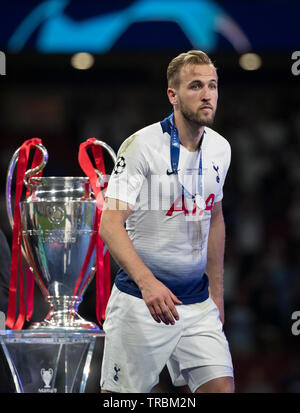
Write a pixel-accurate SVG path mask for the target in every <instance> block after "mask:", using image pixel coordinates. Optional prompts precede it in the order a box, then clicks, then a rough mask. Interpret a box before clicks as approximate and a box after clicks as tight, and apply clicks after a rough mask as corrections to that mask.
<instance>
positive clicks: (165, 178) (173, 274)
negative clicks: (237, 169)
mask: <svg viewBox="0 0 300 413" xmlns="http://www.w3.org/2000/svg"><path fill="white" fill-rule="evenodd" d="M200 156H202V176H199V174H198V171H199V159H200ZM230 157H231V150H230V145H229V143H228V142H227V140H226V139H224V138H223V137H222V136H221V135H219V134H218V133H217V132H215V131H213V130H212V129H210V128H208V127H205V132H204V134H203V139H202V145H201V150H200V149H199V150H198V151H196V152H189V151H188V150H187V149H186V148H185V147H184V146H182V145H180V156H179V163H178V174H174V173H172V169H171V161H170V127H169V123H168V121H167V119H165V120H164V121H162V122H157V123H155V124H152V125H150V126H147V127H145V128H143V129H141V130H139V131H138V132H136V133H135V134H133V135H132V136H130V137H129V138H128V139H126V140H125V141H124V142H123V144H122V145H121V147H120V149H119V151H118V159H117V162H116V165H115V168H114V170H113V172H112V175H111V177H110V179H109V184H108V188H107V192H106V197H109V198H114V199H118V200H121V201H124V202H127V203H129V204H130V205H131V207H132V208H133V212H132V214H131V215H130V216H129V218H128V220H127V222H126V229H127V231H128V235H129V237H130V239H131V241H132V242H133V244H134V247H135V249H136V251H137V253H138V254H139V256H140V257H141V259H142V260H143V262H144V263H145V264H146V265H147V266H148V267H149V268H150V270H151V271H152V272H153V274H154V275H155V276H156V278H158V279H159V280H160V281H162V282H163V283H164V284H165V285H166V286H167V287H168V288H169V289H170V290H171V291H172V292H173V293H174V294H175V295H176V296H177V297H178V298H179V299H180V300H181V301H183V303H184V304H190V303H194V302H200V301H203V300H204V299H206V298H207V297H208V278H207V276H206V274H205V268H206V260H207V241H208V234H209V228H210V217H211V209H212V207H213V205H214V203H215V202H219V201H221V199H222V198H223V185H224V181H225V177H226V174H227V170H228V168H229V164H230ZM199 179H201V182H202V187H203V193H202V194H200V195H201V196H202V197H201V199H202V202H197V204H196V202H195V199H196V198H195V196H196V195H197V194H198V189H199ZM183 188H184V190H183ZM115 283H116V285H117V287H118V288H119V289H120V290H121V291H124V292H127V293H129V294H132V295H135V296H137V297H141V294H140V291H139V289H138V287H137V286H136V284H135V283H134V281H133V280H132V279H131V278H130V277H129V276H128V275H127V274H126V273H125V272H124V270H122V269H120V271H119V272H118V274H117V276H116V279H115Z"/></svg>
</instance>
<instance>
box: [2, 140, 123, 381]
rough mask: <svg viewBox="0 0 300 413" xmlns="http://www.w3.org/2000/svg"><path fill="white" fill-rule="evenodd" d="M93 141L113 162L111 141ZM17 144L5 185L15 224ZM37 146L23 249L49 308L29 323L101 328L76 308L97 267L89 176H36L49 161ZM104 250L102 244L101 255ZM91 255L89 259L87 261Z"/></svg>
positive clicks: (24, 207) (24, 208)
mask: <svg viewBox="0 0 300 413" xmlns="http://www.w3.org/2000/svg"><path fill="white" fill-rule="evenodd" d="M93 139H94V138H93ZM93 143H94V144H95V145H99V146H101V147H103V148H105V149H106V150H107V151H108V152H109V154H110V156H111V157H112V159H113V161H114V162H115V160H116V155H115V153H114V151H113V149H112V148H111V147H110V146H108V145H107V144H106V143H104V142H102V141H99V140H96V139H95V140H94V142H93ZM19 149H20V148H19ZM19 149H18V150H17V151H16V152H15V154H14V155H13V157H12V159H11V162H10V165H9V169H8V175H7V184H6V204H7V211H8V216H9V220H10V224H11V226H12V227H13V224H14V217H13V213H12V208H11V186H12V178H13V173H14V169H15V165H16V163H17V162H18V154H19ZM36 149H38V150H39V151H41V153H42V162H41V163H40V165H38V166H37V167H35V168H32V169H30V170H28V171H26V173H25V178H24V184H25V186H26V187H27V193H29V196H27V198H25V200H23V201H21V202H20V220H21V234H22V247H21V248H22V253H23V255H24V257H25V259H26V261H27V263H28V265H29V268H30V270H31V271H32V273H33V274H34V277H35V280H36V282H37V284H38V286H39V287H40V289H41V291H42V293H43V295H44V298H45V300H46V301H47V302H48V303H49V306H50V311H49V313H48V314H47V316H46V318H45V319H44V320H43V321H41V322H37V323H32V324H31V326H30V328H32V329H35V328H47V329H70V330H73V329H89V330H98V329H99V328H98V326H97V325H96V324H95V323H92V322H89V321H86V320H84V319H83V318H82V317H81V316H80V315H79V314H78V312H77V309H78V305H79V304H80V302H81V301H82V296H83V294H84V292H85V290H86V288H87V286H88V285H89V283H90V282H91V280H92V279H93V276H94V275H95V267H96V264H95V255H96V254H95V249H94V251H93V252H92V253H91V251H90V249H91V248H90V245H91V240H92V239H93V237H94V236H95V225H94V224H95V219H96V211H97V201H96V199H95V196H94V194H93V192H92V189H91V183H90V180H89V178H88V177H41V176H36V175H37V174H38V173H40V172H41V170H42V169H43V168H44V166H45V165H46V163H47V160H48V154H47V150H46V148H45V147H44V146H43V145H42V144H38V145H36ZM95 172H96V173H97V175H98V177H99V178H102V179H103V176H102V174H101V172H100V171H99V170H97V169H96V168H95ZM33 175H35V176H33ZM106 252H107V249H106V248H105V247H104V250H103V254H105V253H106ZM87 254H90V258H91V259H90V260H89V262H88V265H86V257H87ZM84 265H86V268H85V271H84V273H83V271H82V268H83V266H84ZM79 274H81V278H80V277H79ZM43 379H44V380H45V379H46V376H45V375H44V376H43Z"/></svg>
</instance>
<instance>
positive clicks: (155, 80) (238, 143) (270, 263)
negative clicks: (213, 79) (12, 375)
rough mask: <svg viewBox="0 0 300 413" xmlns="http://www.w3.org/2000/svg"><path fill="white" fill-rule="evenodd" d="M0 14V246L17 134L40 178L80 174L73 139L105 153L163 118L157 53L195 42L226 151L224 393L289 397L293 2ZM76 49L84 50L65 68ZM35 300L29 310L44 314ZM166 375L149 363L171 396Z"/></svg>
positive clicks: (295, 94)
mask: <svg viewBox="0 0 300 413" xmlns="http://www.w3.org/2000/svg"><path fill="white" fill-rule="evenodd" d="M160 13H161V14H160ZM0 14H1V17H0V19H1V25H0V34H1V39H0V50H2V51H3V52H5V54H6V71H5V73H6V74H5V75H4V74H2V75H0V88H1V89H0V90H1V94H0V131H1V139H0V150H1V151H0V169H1V178H0V179H1V182H0V188H1V197H0V218H1V229H2V230H3V231H4V233H5V235H6V237H7V239H8V242H9V244H10V245H11V239H12V232H11V229H10V227H9V223H8V218H7V214H6V207H5V180H6V172H7V168H8V163H9V160H10V158H11V156H12V155H13V153H14V151H15V150H16V149H17V148H18V147H19V146H20V145H21V144H22V143H23V142H24V140H26V139H29V138H31V137H41V138H42V141H43V144H44V145H45V146H46V148H47V150H48V152H49V162H48V165H47V167H46V168H45V171H44V174H45V175H49V176H50V175H56V176H59V175H60V176H65V175H66V176H67V175H70V176H71V175H75V176H80V175H82V174H83V172H82V171H81V170H80V167H79V165H78V162H77V156H78V149H79V145H80V143H81V142H83V141H84V140H86V139H87V138H89V137H94V136H95V137H97V138H99V139H102V140H104V141H106V142H107V143H108V144H109V145H110V146H112V147H113V149H114V150H115V151H117V150H118V148H119V146H120V144H121V142H122V141H123V140H124V139H126V138H127V137H128V136H129V135H131V134H132V133H133V132H135V131H136V130H138V129H140V128H142V127H144V126H145V125H148V124H151V123H153V122H157V121H159V120H161V119H163V118H164V117H165V116H167V115H168V114H169V113H170V111H171V106H170V104H169V103H168V100H167V95H166V88H167V83H166V69H167V65H168V63H169V61H170V59H172V58H173V57H174V56H175V55H177V54H178V53H180V52H182V51H187V50H189V49H196V48H197V49H202V50H204V51H206V52H207V53H208V54H209V55H210V56H211V58H212V60H213V61H214V62H215V65H216V66H217V68H218V73H219V82H220V83H219V107H218V111H217V116H216V121H215V126H214V129H215V130H217V131H218V132H219V133H220V134H222V135H223V136H225V137H226V138H227V139H228V140H229V142H230V144H231V147H232V163H231V168H230V170H229V174H228V177H227V181H226V185H225V191H224V199H223V205H224V216H225V221H226V226H227V240H226V255H225V275H224V279H225V310H226V313H225V314H226V316H225V318H226V321H225V330H226V334H227V337H228V339H229V343H230V347H231V351H232V356H233V361H234V367H235V380H236V391H237V392H250V393H252V392H266V393H275V392H300V354H299V342H300V337H297V336H295V335H293V334H292V331H291V326H292V324H293V321H292V318H291V317H292V313H293V312H294V311H297V310H300V276H299V275H300V254H299V251H300V118H299V116H300V88H299V85H300V75H299V76H298V75H297V70H296V69H297V67H296V68H295V66H294V70H293V71H292V65H293V64H296V61H295V60H293V59H292V54H293V52H294V51H297V50H298V49H299V50H300V43H299V38H300V36H299V33H297V31H299V29H298V28H297V27H298V22H297V19H298V16H299V15H300V5H299V2H296V1H279V0H278V1H251V2H250V1H249V2H244V1H222V2H219V1H201V0H195V1H187V0H185V1H180V0H175V1H168V0H167V1H157V0H154V1H150V0H144V1H138V0H137V1H115V2H109V1H92V0H86V1H78V0H70V1H64V0H49V1H44V2H42V1H41V2H39V1H1V2H0ZM78 52H86V53H89V55H84V56H82V55H81V56H78V55H77V57H76V58H77V63H76V59H74V55H75V54H76V53H78ZM249 53H250V55H249ZM80 57H81V59H80ZM82 57H83V60H82ZM72 59H73V60H72ZM78 59H79V62H78ZM72 62H73V63H72ZM89 65H90V67H89ZM299 67H300V65H299ZM2 72H3V71H2ZM293 72H294V73H293ZM108 172H109V171H108ZM116 269H117V266H116V265H115V263H114V262H112V275H113V276H114V274H115V272H116ZM36 290H37V288H36ZM35 295H36V303H37V304H36V306H35V313H34V318H36V319H41V317H42V315H43V312H46V311H47V309H46V308H45V305H44V303H43V302H42V299H41V297H40V295H39V292H38V291H35ZM94 305H95V294H94V283H92V284H91V285H90V287H89V289H88V291H87V293H86V295H85V297H84V302H83V304H82V305H81V311H82V313H83V314H85V315H87V316H88V317H89V318H90V319H95V316H94ZM99 354H100V352H99ZM98 362H99V361H98V360H95V364H94V369H95V371H94V373H93V374H94V375H95V380H98V377H97V374H99V369H98ZM168 380H169V379H168V376H167V374H166V372H163V374H162V378H161V383H160V387H158V389H159V390H160V391H174V389H173V388H172V386H171V385H170V383H169V381H168ZM97 385H98V383H97ZM90 389H91V390H90V391H93V385H92V384H91V385H90Z"/></svg>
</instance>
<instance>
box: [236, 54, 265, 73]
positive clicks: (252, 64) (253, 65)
mask: <svg viewBox="0 0 300 413" xmlns="http://www.w3.org/2000/svg"><path fill="white" fill-rule="evenodd" d="M239 64H240V66H241V68H242V69H244V70H257V69H259V68H260V67H261V65H262V60H261V57H260V56H259V55H258V54H256V53H245V54H243V55H241V56H240V59H239Z"/></svg>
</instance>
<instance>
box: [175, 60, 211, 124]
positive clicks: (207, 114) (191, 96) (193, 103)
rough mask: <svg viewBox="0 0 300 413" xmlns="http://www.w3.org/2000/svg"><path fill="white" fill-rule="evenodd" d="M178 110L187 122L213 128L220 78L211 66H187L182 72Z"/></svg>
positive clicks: (178, 94) (178, 91)
mask: <svg viewBox="0 0 300 413" xmlns="http://www.w3.org/2000/svg"><path fill="white" fill-rule="evenodd" d="M179 79H180V84H179V88H178V89H177V108H178V110H179V111H180V112H181V114H182V115H183V117H184V118H185V119H187V120H190V121H193V122H195V123H197V124H198V125H199V126H211V125H212V124H213V121H214V117H215V113H216V109H217V101H218V77H217V73H216V69H215V68H214V67H213V66H210V65H187V66H183V68H182V69H181V72H180V77H179Z"/></svg>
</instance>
